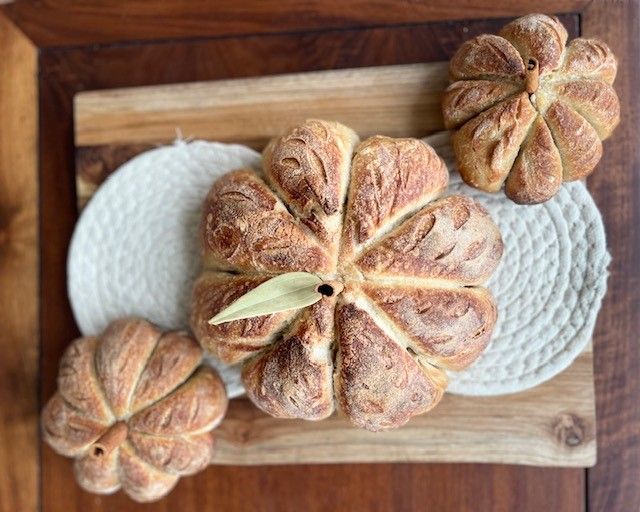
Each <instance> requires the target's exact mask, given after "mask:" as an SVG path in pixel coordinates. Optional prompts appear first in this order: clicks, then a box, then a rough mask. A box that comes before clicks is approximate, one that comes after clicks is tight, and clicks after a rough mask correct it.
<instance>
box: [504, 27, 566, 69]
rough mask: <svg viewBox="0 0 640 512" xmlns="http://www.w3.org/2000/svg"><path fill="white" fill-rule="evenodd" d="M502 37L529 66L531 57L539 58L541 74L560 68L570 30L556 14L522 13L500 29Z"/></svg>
mask: <svg viewBox="0 0 640 512" xmlns="http://www.w3.org/2000/svg"><path fill="white" fill-rule="evenodd" d="M500 36H502V37H504V38H505V39H507V40H508V41H509V42H510V43H511V44H512V45H513V46H514V47H515V48H516V49H517V50H518V52H519V53H520V56H521V57H522V61H523V62H524V63H525V65H526V64H527V63H528V62H529V59H535V60H537V61H538V63H539V66H540V75H545V74H547V73H550V72H551V71H553V70H554V69H558V68H559V67H560V64H561V62H562V57H563V53H564V48H565V44H566V42H567V31H566V29H565V28H564V25H562V23H560V20H558V18H556V17H555V16H547V15H546V14H529V15H527V16H522V17H521V18H518V19H516V20H514V21H512V22H511V23H509V24H508V25H506V26H505V27H504V28H503V29H502V30H501V31H500Z"/></svg>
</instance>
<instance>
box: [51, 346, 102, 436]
mask: <svg viewBox="0 0 640 512" xmlns="http://www.w3.org/2000/svg"><path fill="white" fill-rule="evenodd" d="M98 343H99V341H98V338H93V337H89V338H80V339H77V340H75V341H73V342H72V343H71V344H70V345H69V346H68V347H67V349H66V350H65V351H64V354H63V355H62V358H61V359H60V369H59V371H58V393H60V395H61V396H62V397H63V398H64V400H65V401H66V402H67V403H68V404H69V405H70V406H71V407H73V408H74V409H77V410H82V411H86V415H87V416H89V417H91V418H93V419H95V420H96V421H98V422H101V423H105V424H108V423H111V422H112V421H113V419H114V417H113V414H112V413H111V409H110V408H109V404H108V403H107V402H106V400H105V397H104V394H103V391H102V388H101V385H100V382H98V377H97V375H96V367H95V357H96V349H97V347H98Z"/></svg>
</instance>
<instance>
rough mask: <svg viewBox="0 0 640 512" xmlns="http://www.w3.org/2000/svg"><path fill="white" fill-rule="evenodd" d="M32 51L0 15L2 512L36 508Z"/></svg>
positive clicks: (35, 198) (35, 194) (35, 209)
mask: <svg viewBox="0 0 640 512" xmlns="http://www.w3.org/2000/svg"><path fill="white" fill-rule="evenodd" d="M36 58H37V55H36V48H35V47H34V46H33V45H32V44H31V43H30V41H29V40H28V39H26V38H25V37H24V36H23V35H22V34H21V33H20V32H19V31H18V30H17V29H16V28H15V27H13V26H12V25H11V24H10V23H9V22H8V21H7V20H6V19H5V18H3V17H1V16H0V324H1V327H0V361H1V369H0V462H1V463H2V467H3V471H2V472H0V510H3V511H4V510H34V509H35V507H36V504H37V494H36V493H35V492H34V490H35V488H36V484H37V471H38V467H37V455H38V427H37V425H38V394H37V371H38V370H37V363H38V349H37V344H36V343H34V342H35V341H36V340H37V338H38V300H37V299H38V270H37V261H38V239H37V236H38V234H37V223H38V181H37V172H38V169H37V160H36V155H37V138H36V135H37V118H38V111H37V101H36V92H37V85H36V74H37V61H36Z"/></svg>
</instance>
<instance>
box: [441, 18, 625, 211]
mask: <svg viewBox="0 0 640 512" xmlns="http://www.w3.org/2000/svg"><path fill="white" fill-rule="evenodd" d="M527 66H529V67H530V68H531V69H527ZM616 72H617V60H616V58H615V56H614V55H613V53H612V52H611V50H610V49H609V47H608V46H607V45H606V44H605V43H603V42H602V41H600V40H598V39H585V38H577V39H574V40H572V41H571V42H569V44H567V32H566V30H565V28H564V27H563V25H562V24H561V23H560V21H559V20H558V19H557V18H556V17H555V16H547V15H542V14H530V15H527V16H523V17H521V18H518V19H516V20H514V21H513V22H511V23H509V24H507V25H506V26H505V27H504V28H503V29H502V31H501V32H500V34H499V35H481V36H478V37H476V38H474V39H471V40H469V41H467V42H465V43H463V45H462V46H461V47H460V48H459V50H458V51H457V52H456V54H455V55H454V57H453V58H452V59H451V63H450V78H451V80H452V83H451V85H450V86H449V87H448V88H447V90H446V91H445V94H444V95H443V101H442V107H443V117H444V123H445V126H446V127H447V128H449V129H452V130H454V132H453V134H452V143H453V147H454V153H455V155H456V161H457V165H458V170H459V172H460V174H461V176H462V178H463V179H464V181H465V182H466V183H468V184H469V185H471V186H473V187H476V188H479V189H481V190H485V191H487V192H497V191H499V190H500V189H501V188H502V187H503V185H506V187H505V194H506V195H507V197H509V198H510V199H511V200H513V201H514V202H516V203H519V204H535V203H540V202H544V201H546V200H548V199H549V198H551V197H552V196H553V195H554V194H555V193H556V192H557V190H558V188H559V186H560V185H559V184H558V179H560V180H561V181H562V180H564V181H571V180H576V179H582V178H584V177H585V176H587V175H589V174H590V173H591V172H592V171H593V170H594V169H595V167H596V165H597V163H598V161H599V160H600V157H601V154H602V143H601V141H602V140H604V139H606V138H607V137H609V136H610V135H611V133H612V132H613V130H614V129H615V127H616V126H617V125H618V123H619V121H620V103H619V99H618V97H617V95H616V93H615V90H614V89H613V87H612V85H611V84H612V83H613V81H614V79H615V76H616ZM534 77H535V78H534ZM541 123H545V124H546V125H547V126H546V129H544V128H542V127H540V124H541ZM543 132H545V133H544V134H543ZM546 132H549V133H548V134H547V133H546ZM549 137H550V140H551V144H552V145H555V146H556V150H557V152H558V153H559V154H560V160H558V159H557V157H556V155H552V153H555V151H552V150H551V149H550V147H549V144H547V141H548V140H549ZM532 140H533V142H532ZM527 141H528V142H529V145H528V147H527V148H526V151H527V154H528V156H527V157H526V158H525V159H524V160H526V161H525V162H523V159H521V158H520V155H521V152H522V151H523V150H524V147H523V145H525V144H526V143H527ZM535 141H541V143H540V144H538V143H537V142H535ZM558 165H559V166H560V167H561V169H560V171H558V169H557V167H558ZM549 166H551V169H549ZM512 173H515V174H517V175H518V176H517V177H516V178H512V179H511V182H510V183H509V177H510V176H511V174H512Z"/></svg>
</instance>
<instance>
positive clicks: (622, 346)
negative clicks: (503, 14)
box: [583, 1, 640, 511]
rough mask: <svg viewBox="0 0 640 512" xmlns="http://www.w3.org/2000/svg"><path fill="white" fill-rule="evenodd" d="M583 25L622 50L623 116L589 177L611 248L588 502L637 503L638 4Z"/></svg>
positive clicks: (596, 11) (611, 5)
mask: <svg viewBox="0 0 640 512" xmlns="http://www.w3.org/2000/svg"><path fill="white" fill-rule="evenodd" d="M583 19H584V32H585V33H586V34H589V35H592V34H593V35H595V34H597V35H598V36H599V37H602V39H603V40H605V41H607V43H608V44H609V45H610V46H611V48H612V50H613V51H614V52H615V54H616V55H617V57H618V60H619V65H618V77H617V79H616V82H615V88H616V91H617V92H618V95H619V96H620V103H621V104H622V105H623V108H622V121H621V123H620V126H618V128H617V130H616V132H615V133H614V135H613V137H612V139H611V140H610V141H609V142H608V143H605V145H604V155H603V157H602V161H601V162H600V164H599V165H600V167H601V168H602V172H596V173H594V174H593V175H592V176H591V177H590V178H589V179H588V186H589V189H590V190H591V191H592V193H593V196H594V198H595V200H596V203H597V204H598V206H599V207H600V209H601V210H602V213H603V217H604V223H605V226H606V229H607V236H608V240H609V250H610V252H611V255H612V258H613V259H612V262H611V265H610V272H611V274H610V276H609V282H608V285H609V288H608V292H607V295H606V297H605V300H604V303H603V306H602V307H603V314H602V315H600V318H599V319H598V324H597V328H596V332H595V340H596V350H595V375H596V391H597V416H598V447H599V457H598V459H599V463H598V465H597V466H596V467H595V468H593V469H591V470H589V472H588V477H589V481H588V484H589V486H588V489H589V492H588V496H589V509H590V510H593V511H600V510H607V511H608V510H611V511H613V510H616V511H617V510H621V511H627V510H640V484H639V482H640V344H639V343H638V336H639V333H640V230H639V229H638V227H637V222H638V219H640V149H639V146H638V137H639V136H640V135H639V134H640V104H639V102H638V84H640V39H638V30H639V29H640V4H639V3H638V2H636V1H619V2H593V3H592V4H591V5H590V6H589V8H588V9H587V11H586V12H585V13H584V18H583Z"/></svg>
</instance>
